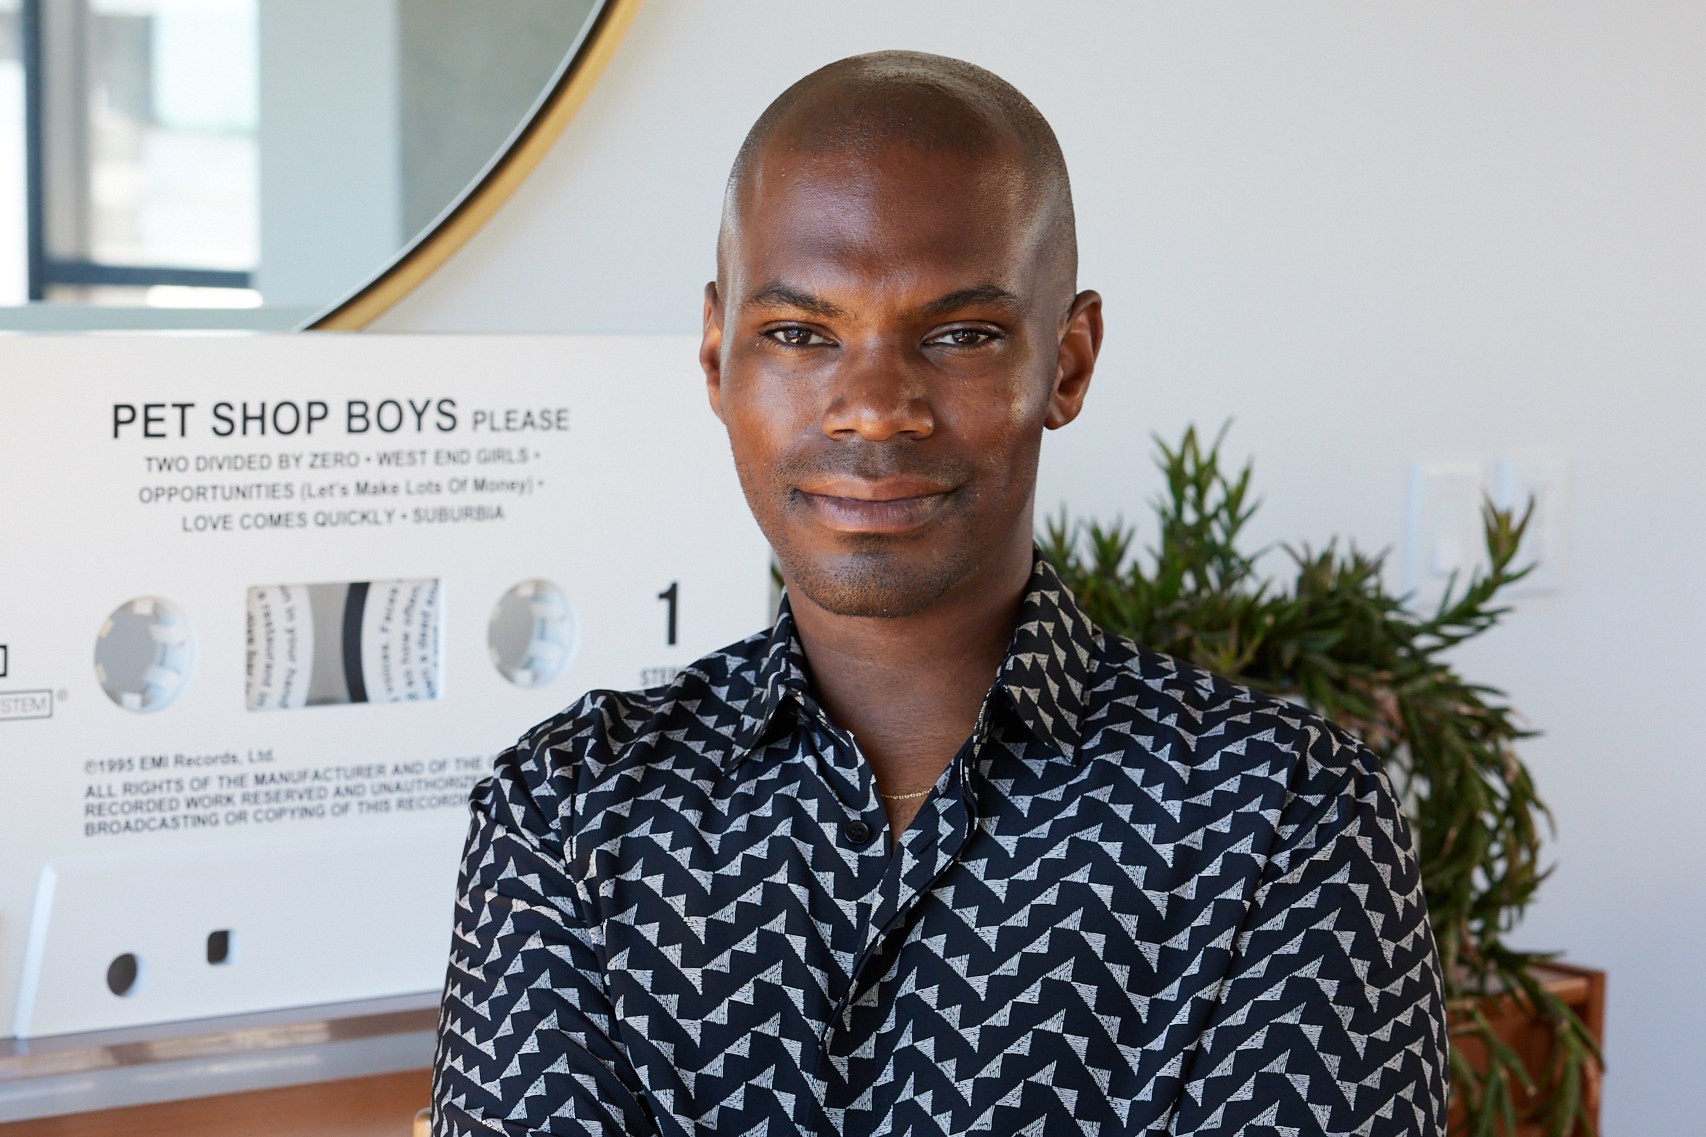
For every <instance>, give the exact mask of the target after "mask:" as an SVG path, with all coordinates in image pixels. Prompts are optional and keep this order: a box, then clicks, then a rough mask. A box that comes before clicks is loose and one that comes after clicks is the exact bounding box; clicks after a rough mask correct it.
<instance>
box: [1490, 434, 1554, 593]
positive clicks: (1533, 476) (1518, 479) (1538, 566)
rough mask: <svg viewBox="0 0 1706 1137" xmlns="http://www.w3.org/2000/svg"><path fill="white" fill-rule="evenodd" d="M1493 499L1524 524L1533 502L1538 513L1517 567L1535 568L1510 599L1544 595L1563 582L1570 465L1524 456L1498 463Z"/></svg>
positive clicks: (1544, 457) (1524, 538)
mask: <svg viewBox="0 0 1706 1137" xmlns="http://www.w3.org/2000/svg"><path fill="white" fill-rule="evenodd" d="M1494 481H1495V493H1494V501H1496V502H1497V503H1498V505H1499V507H1500V508H1501V509H1509V510H1511V511H1512V512H1513V513H1514V514H1515V515H1516V519H1518V520H1520V519H1521V517H1522V512H1523V510H1524V509H1526V508H1528V500H1529V498H1530V497H1532V498H1533V499H1534V514H1533V516H1532V517H1530V518H1529V522H1528V528H1527V529H1525V530H1524V531H1523V535H1522V544H1521V545H1519V546H1518V547H1517V554H1516V558H1515V559H1514V560H1513V562H1512V566H1513V567H1515V568H1521V567H1522V566H1524V565H1529V564H1532V565H1533V566H1534V569H1533V571H1532V572H1530V573H1529V574H1528V575H1527V576H1525V577H1523V578H1522V579H1521V580H1519V581H1517V582H1516V583H1515V584H1513V585H1511V586H1510V588H1509V589H1508V590H1507V591H1506V595H1509V596H1544V595H1547V594H1549V593H1554V592H1557V591H1558V590H1559V589H1560V588H1562V587H1563V583H1564V561H1565V550H1566V546H1567V541H1566V536H1567V521H1568V509H1567V502H1568V492H1567V491H1568V488H1569V464H1568V463H1567V462H1566V461H1565V460H1564V458H1563V456H1562V455H1557V454H1539V453H1536V454H1525V455H1518V456H1515V457H1510V458H1502V459H1500V460H1499V463H1498V469H1497V475H1496V477H1495V479H1494Z"/></svg>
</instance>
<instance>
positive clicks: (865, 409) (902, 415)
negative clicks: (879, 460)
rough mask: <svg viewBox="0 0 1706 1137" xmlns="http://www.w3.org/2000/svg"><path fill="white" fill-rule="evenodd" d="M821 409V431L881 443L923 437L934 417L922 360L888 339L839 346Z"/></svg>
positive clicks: (926, 433) (833, 435)
mask: <svg viewBox="0 0 1706 1137" xmlns="http://www.w3.org/2000/svg"><path fill="white" fill-rule="evenodd" d="M843 351H844V353H845V354H844V355H843V356H842V359H841V365H840V366H839V367H837V368H836V371H835V377H834V381H833V383H832V384H831V387H830V390H829V402H828V405H827V406H826V407H825V408H824V414H823V432H824V433H825V434H827V435H829V436H830V437H831V438H847V437H852V436H854V435H857V436H858V437H860V438H863V439H865V440H866V441H869V442H881V441H884V440H885V439H889V438H893V437H894V436H896V435H901V434H904V435H911V436H913V437H915V438H928V437H929V436H930V433H931V432H932V431H933V430H935V428H936V422H935V416H934V413H933V412H932V410H931V406H930V394H929V386H928V384H927V383H926V381H925V376H924V375H923V368H924V361H923V360H921V359H912V358H908V356H907V353H906V351H905V350H904V349H902V348H899V347H897V346H896V345H893V344H867V345H863V346H861V347H859V348H854V349H852V350H848V349H847V348H843Z"/></svg>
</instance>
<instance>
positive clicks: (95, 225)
mask: <svg viewBox="0 0 1706 1137" xmlns="http://www.w3.org/2000/svg"><path fill="white" fill-rule="evenodd" d="M256 6H257V0H0V170H7V169H18V168H21V169H22V172H23V177H22V179H21V180H22V183H23V185H22V190H21V196H22V199H23V213H24V217H23V223H22V224H21V225H19V224H17V222H16V219H15V218H14V217H12V216H11V215H10V214H8V213H7V212H6V211H7V209H8V205H9V203H13V202H14V199H15V198H17V197H18V196H19V191H18V190H17V189H15V188H13V187H12V186H10V185H5V186H0V303H18V302H20V301H21V300H23V299H26V298H27V299H29V300H73V301H81V302H83V303H96V304H124V305H149V306H168V307H169V306H180V305H190V306H196V307H222V306H252V305H258V304H259V303H260V296H259V294H258V293H256V292H255V291H253V289H252V281H253V273H254V270H255V266H256V264H257V261H258V259H259V193H258V183H259V169H258V167H259V158H258V147H257V138H256V128H257V125H258V114H257V91H258V85H257V65H256V26H257V17H258V13H257V11H256ZM8 30H10V34H8ZM8 68H10V70H8ZM13 92H15V93H13ZM14 104H20V105H14ZM13 124H21V127H19V126H14V125H13ZM7 148H10V149H9V150H8V149H7ZM19 151H21V153H22V159H21V161H7V160H5V156H6V155H7V154H9V153H14V152H19ZM12 180H14V181H16V180H18V179H16V178H14V179H12ZM9 194H10V195H11V196H8V195H9ZM12 210H13V212H14V213H15V212H16V206H15V204H13V205H12ZM20 232H21V233H23V234H24V235H25V239H24V242H23V244H24V248H23V249H22V257H21V260H22V271H21V274H20V271H19V260H20V256H19V252H20V250H19V249H18V248H16V247H15V246H16V245H17V241H16V239H15V237H14V236H13V235H14V234H17V233H20ZM20 276H21V279H22V288H21V289H20V288H19V286H18V282H19V279H20ZM20 293H21V294H20Z"/></svg>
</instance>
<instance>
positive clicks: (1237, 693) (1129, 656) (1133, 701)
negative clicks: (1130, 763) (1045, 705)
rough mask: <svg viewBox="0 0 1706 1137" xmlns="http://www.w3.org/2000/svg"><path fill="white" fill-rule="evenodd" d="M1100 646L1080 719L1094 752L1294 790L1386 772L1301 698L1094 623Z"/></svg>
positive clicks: (1197, 778) (1189, 779) (1183, 774)
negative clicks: (1265, 780)
mask: <svg viewBox="0 0 1706 1137" xmlns="http://www.w3.org/2000/svg"><path fill="white" fill-rule="evenodd" d="M1096 634H1097V638H1098V641H1099V646H1100V648H1101V653H1100V660H1099V666H1098V667H1097V668H1096V670H1095V672H1094V675H1093V679H1092V682H1093V684H1094V689H1093V690H1092V691H1091V693H1090V697H1089V700H1088V705H1089V707H1090V716H1089V717H1088V718H1087V720H1086V722H1085V737H1086V744H1087V745H1089V746H1090V747H1091V749H1092V752H1093V753H1094V752H1096V750H1097V749H1098V744H1099V747H1100V749H1101V750H1105V751H1106V750H1113V749H1129V748H1130V747H1131V744H1132V743H1134V742H1135V743H1138V744H1140V745H1139V746H1138V749H1140V750H1141V751H1142V752H1144V753H1145V754H1148V755H1154V756H1156V757H1158V758H1159V759H1160V760H1161V762H1162V764H1164V766H1165V767H1167V768H1169V769H1170V770H1171V771H1172V773H1173V774H1174V775H1175V776H1177V777H1178V778H1180V779H1181V780H1182V781H1183V782H1186V783H1189V784H1202V783H1203V782H1205V781H1207V780H1208V779H1209V778H1213V777H1217V776H1218V778H1222V779H1230V778H1234V777H1238V776H1245V777H1248V776H1252V775H1256V776H1263V775H1265V776H1267V777H1271V778H1274V779H1276V780H1278V781H1281V782H1283V783H1284V784H1285V785H1286V786H1287V787H1288V789H1289V790H1290V791H1291V793H1292V794H1296V793H1299V792H1309V793H1317V792H1320V791H1321V790H1323V789H1324V788H1326V787H1328V786H1329V785H1334V784H1338V785H1343V784H1344V783H1346V782H1347V781H1357V780H1360V778H1361V777H1362V776H1372V777H1376V778H1380V777H1383V775H1382V773H1381V763H1380V759H1379V758H1378V756H1376V755H1375V754H1374V753H1373V752H1372V751H1371V750H1370V749H1369V748H1368V746H1366V745H1365V744H1364V743H1363V742H1362V740H1361V739H1359V738H1357V737H1356V736H1355V735H1354V734H1352V733H1351V732H1350V731H1349V730H1347V729H1346V728H1345V727H1344V726H1342V725H1340V724H1339V723H1335V722H1333V721H1331V720H1330V719H1327V718H1325V717H1323V716H1322V715H1320V714H1319V713H1317V712H1316V711H1314V710H1312V709H1311V708H1310V707H1309V706H1307V705H1306V704H1304V703H1303V702H1301V701H1300V700H1298V699H1294V698H1288V697H1285V696H1283V695H1281V694H1277V693H1274V692H1271V691H1266V690H1262V689H1259V688H1257V687H1254V686H1252V685H1250V684H1247V683H1242V682H1238V681H1237V680H1234V679H1229V678H1227V677H1226V676H1223V675H1219V674H1217V673H1215V672H1213V671H1210V670H1208V669H1206V668H1203V667H1199V666H1197V665H1195V664H1193V663H1190V662H1188V661H1186V660H1183V659H1180V658H1177V657H1175V656H1171V655H1167V654H1165V653H1163V652H1159V651H1156V650H1154V649H1152V648H1149V647H1146V646H1144V645H1142V644H1140V643H1136V642H1134V641H1132V640H1129V639H1126V638H1124V637H1122V636H1118V635H1115V634H1113V633H1111V632H1108V631H1105V630H1103V629H1099V628H1098V629H1097V632H1096Z"/></svg>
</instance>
